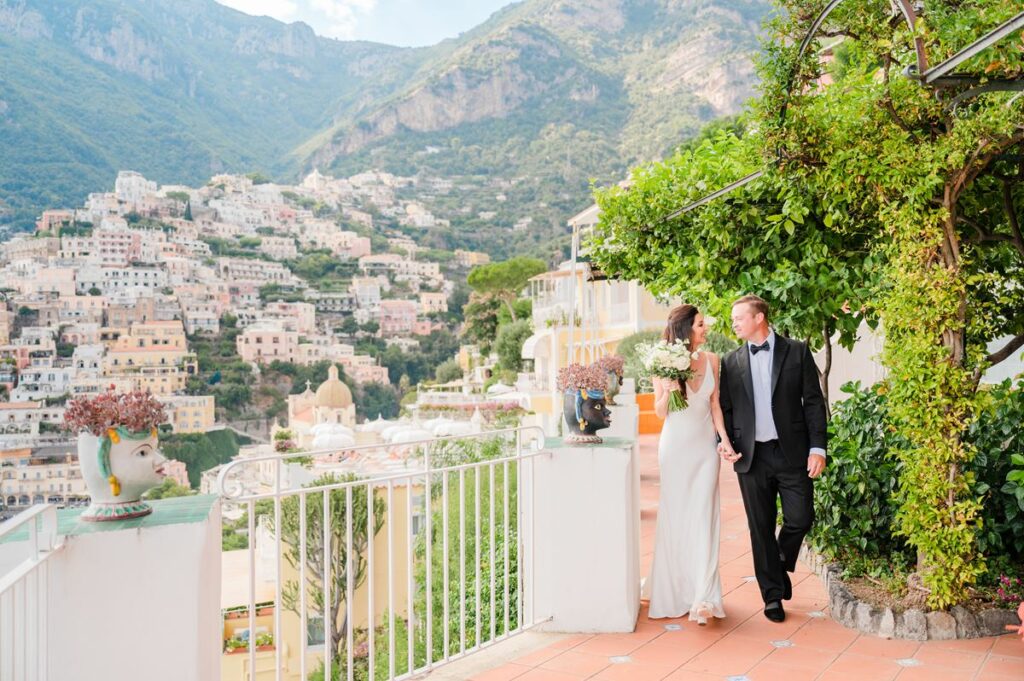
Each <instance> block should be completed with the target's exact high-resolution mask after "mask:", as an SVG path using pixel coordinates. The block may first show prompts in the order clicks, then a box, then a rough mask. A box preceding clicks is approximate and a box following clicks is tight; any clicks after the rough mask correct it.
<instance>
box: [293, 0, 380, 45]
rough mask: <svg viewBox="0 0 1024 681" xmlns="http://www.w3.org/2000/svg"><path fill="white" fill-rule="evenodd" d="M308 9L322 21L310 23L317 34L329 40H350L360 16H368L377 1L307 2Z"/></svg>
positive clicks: (319, 0)
mask: <svg viewBox="0 0 1024 681" xmlns="http://www.w3.org/2000/svg"><path fill="white" fill-rule="evenodd" d="M308 2H309V7H310V9H311V10H312V11H313V12H314V13H316V14H319V15H320V17H322V19H323V21H318V22H311V23H314V27H315V28H317V29H318V32H319V33H321V34H322V35H325V36H329V37H331V38H341V39H351V38H352V37H353V36H354V35H355V30H356V25H357V24H358V23H359V15H360V14H364V15H365V14H368V13H370V12H372V11H373V10H374V8H375V7H376V6H377V0H308Z"/></svg>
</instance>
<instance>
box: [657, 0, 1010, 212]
mask: <svg viewBox="0 0 1024 681" xmlns="http://www.w3.org/2000/svg"><path fill="white" fill-rule="evenodd" d="M842 2H843V0H831V2H829V3H828V5H826V6H825V8H824V9H822V11H821V12H820V13H819V14H818V16H817V17H815V19H814V21H813V22H812V23H811V27H810V29H809V30H808V31H807V35H805V36H804V39H803V40H802V41H801V42H800V49H799V51H798V52H797V56H796V59H794V61H793V65H792V67H791V69H790V73H789V78H788V82H787V83H786V96H785V99H784V100H783V104H782V109H781V110H780V112H779V122H780V124H781V123H783V122H785V120H786V112H787V109H788V107H789V101H790V99H791V97H792V95H793V87H794V84H795V82H794V81H795V80H796V74H797V70H798V69H799V67H800V62H801V60H802V59H803V56H804V54H805V53H806V51H807V48H808V47H810V45H811V43H812V42H813V41H814V39H815V37H816V36H817V34H818V31H819V30H820V29H821V26H822V24H824V23H825V20H826V19H827V18H828V16H829V15H830V14H831V13H832V11H833V10H834V9H835V8H836V7H838V6H839V5H840V4H842ZM892 3H893V5H894V6H895V7H896V8H897V9H898V10H899V13H900V14H901V15H902V16H903V19H904V21H906V23H907V26H908V27H909V28H910V29H911V31H913V30H914V26H915V24H916V22H917V17H918V15H917V11H916V10H915V8H914V6H913V5H912V4H911V3H910V2H909V1H908V0H892ZM1021 28H1024V12H1021V13H1020V14H1018V15H1016V16H1014V17H1012V18H1010V19H1008V20H1007V21H1005V22H1003V23H1002V24H1000V25H999V26H998V27H997V28H995V29H994V30H992V31H990V32H989V33H987V34H985V35H984V36H982V37H981V38H979V39H978V40H976V41H974V42H973V43H971V44H970V45H968V46H967V47H965V48H963V49H962V50H960V51H959V52H957V53H956V54H954V55H953V56H951V57H950V58H949V59H946V60H945V61H943V62H941V63H940V64H937V65H936V66H934V67H933V68H930V69H929V68H928V55H927V53H926V52H925V48H924V41H923V40H922V39H921V38H920V37H915V38H914V51H915V53H916V56H917V68H916V71H914V70H910V69H908V71H907V72H906V73H905V75H906V76H907V77H908V78H913V79H915V80H918V81H919V82H920V83H921V84H922V85H930V86H932V87H933V88H936V89H939V88H944V87H955V86H960V85H975V87H972V88H971V89H969V90H967V91H965V92H962V93H960V94H959V95H957V96H956V97H955V98H954V99H953V100H952V101H951V102H950V104H949V106H950V107H952V108H953V110H955V109H956V107H957V106H959V104H961V103H962V102H964V101H966V100H968V99H971V98H973V97H976V96H978V95H981V94H986V93H989V92H998V91H1024V79H1013V80H1010V79H1005V80H998V81H993V80H991V79H990V80H989V81H988V82H986V83H985V84H981V81H982V79H981V78H980V77H979V76H974V75H970V74H954V73H952V70H953V69H955V68H956V67H957V66H959V65H960V64H962V63H963V62H965V61H967V60H968V59H970V58H971V57H974V56H975V55H977V54H979V53H980V52H981V51H982V50H984V49H986V48H988V47H991V46H992V45H994V44H995V43H997V42H999V41H1000V40H1002V39H1003V38H1005V37H1007V36H1009V35H1011V34H1013V33H1015V32H1016V31H1018V30H1020V29H1021ZM911 69H912V67H911ZM1018 96H1019V95H1018ZM1014 99H1016V97H1014ZM1011 101H1012V100H1011ZM764 173H765V170H764V169H761V170H757V171H755V172H753V173H750V174H749V175H747V176H745V177H742V178H740V179H739V180H736V181H735V182H732V183H730V184H728V185H726V186H725V187H722V188H721V189H719V190H717V191H715V192H712V193H711V194H708V195H706V196H704V197H701V198H700V199H697V200H696V201H693V202H691V203H689V204H687V205H685V206H683V207H682V208H679V209H677V210H674V211H672V212H671V213H669V214H668V215H666V216H665V217H664V218H662V222H668V221H670V220H674V219H675V218H677V217H679V216H680V215H683V214H685V213H688V212H690V211H692V210H694V209H696V208H699V207H701V206H704V205H706V204H708V203H710V202H712V201H714V200H716V199H719V198H721V197H723V196H725V195H727V194H729V193H731V192H733V191H735V190H736V189H739V188H740V187H743V186H745V185H747V184H750V183H751V182H753V181H754V180H756V179H758V178H759V177H761V176H762V175H764Z"/></svg>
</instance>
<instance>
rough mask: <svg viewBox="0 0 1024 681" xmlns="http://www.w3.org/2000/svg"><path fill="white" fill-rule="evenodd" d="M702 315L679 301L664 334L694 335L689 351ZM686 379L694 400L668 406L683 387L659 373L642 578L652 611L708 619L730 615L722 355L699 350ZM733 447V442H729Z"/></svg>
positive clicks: (700, 333)
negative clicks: (653, 509)
mask: <svg viewBox="0 0 1024 681" xmlns="http://www.w3.org/2000/svg"><path fill="white" fill-rule="evenodd" d="M706 334H707V329H706V327H705V322H704V315H702V314H701V313H700V311H699V310H698V309H697V308H696V307H694V306H693V305H680V306H678V307H676V308H674V309H673V310H672V311H671V312H670V313H669V316H668V325H667V326H666V327H665V332H664V333H663V334H662V337H663V338H664V339H665V340H666V341H668V342H669V343H672V342H674V341H675V340H676V339H679V340H683V341H688V342H689V346H688V347H689V348H690V350H691V352H696V351H697V350H698V349H699V348H700V346H701V345H702V344H703V343H704V339H705V336H706ZM691 368H692V369H693V377H692V378H691V379H690V380H689V381H687V382H686V386H685V390H686V397H687V404H688V406H687V407H686V408H685V409H683V410H681V411H673V412H669V410H668V402H669V396H670V395H671V392H672V391H673V390H682V389H683V388H684V386H680V385H679V383H678V382H677V381H672V380H668V379H662V378H654V379H653V380H654V409H655V411H656V412H657V414H658V416H659V417H660V418H663V419H665V424H664V426H663V428H662V431H661V439H660V441H659V443H658V465H659V467H660V469H661V493H660V495H661V499H660V501H659V504H658V526H657V531H656V533H655V541H654V560H653V562H652V564H651V572H650V575H649V577H648V578H647V581H646V583H645V585H644V591H645V592H646V594H647V595H648V597H649V598H650V607H649V609H648V617H650V618H652V619H656V618H661V617H682V616H683V615H685V614H687V613H689V615H690V620H691V621H694V622H697V624H700V625H703V624H706V623H707V620H708V618H710V617H719V618H722V617H725V610H723V609H722V580H721V577H720V576H719V574H718V541H719V530H720V526H721V520H720V514H719V496H718V470H719V462H720V459H719V455H718V452H717V450H716V443H715V434H716V433H717V434H718V435H719V436H720V438H721V441H722V442H723V443H728V442H729V438H728V437H727V436H726V432H725V422H724V420H723V418H722V409H721V407H720V406H719V404H718V376H719V358H718V356H717V355H715V353H713V352H699V353H697V358H696V359H695V360H694V361H693V364H692V365H691ZM726 446H728V444H726Z"/></svg>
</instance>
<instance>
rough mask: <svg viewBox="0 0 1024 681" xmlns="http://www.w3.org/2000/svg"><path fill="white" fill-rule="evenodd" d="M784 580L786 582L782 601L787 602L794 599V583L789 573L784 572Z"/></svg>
mask: <svg viewBox="0 0 1024 681" xmlns="http://www.w3.org/2000/svg"><path fill="white" fill-rule="evenodd" d="M782 578H783V579H784V580H786V583H785V585H784V586H785V590H784V591H783V593H782V599H783V600H785V601H788V600H792V598H793V582H792V581H790V579H789V573H788V572H786V571H783V572H782Z"/></svg>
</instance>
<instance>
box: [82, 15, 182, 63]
mask: <svg viewBox="0 0 1024 681" xmlns="http://www.w3.org/2000/svg"><path fill="white" fill-rule="evenodd" d="M95 19H96V17H95V16H94V15H93V12H92V11H90V10H89V9H88V8H84V7H83V8H81V9H79V10H78V13H77V14H76V15H75V24H74V32H73V33H72V35H71V43H72V44H73V45H74V46H75V47H76V48H77V49H78V50H80V51H81V52H82V54H84V55H86V56H87V57H89V58H90V59H92V60H94V61H97V62H100V63H101V64H107V65H109V66H112V67H114V68H115V69H117V70H118V71H121V72H122V73H131V74H134V75H136V76H139V77H140V78H142V79H143V80H148V81H153V80H158V79H164V78H166V77H167V72H168V67H167V66H166V65H165V63H164V59H165V56H164V53H163V51H162V50H161V49H160V46H159V45H158V44H157V43H156V41H155V40H152V39H150V38H147V37H146V36H145V35H142V34H140V33H138V32H136V29H135V26H134V25H133V24H132V23H131V22H130V21H129V20H128V19H127V17H124V16H114V17H112V24H111V25H110V27H109V28H106V29H103V28H100V27H99V26H98V25H97V22H96V21H95Z"/></svg>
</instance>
